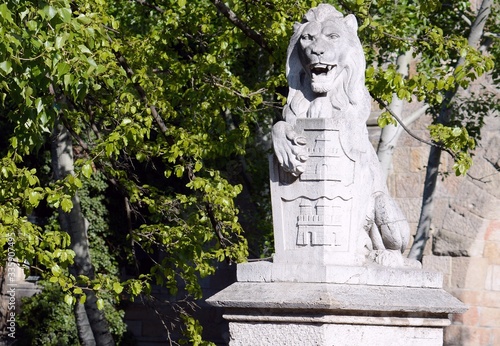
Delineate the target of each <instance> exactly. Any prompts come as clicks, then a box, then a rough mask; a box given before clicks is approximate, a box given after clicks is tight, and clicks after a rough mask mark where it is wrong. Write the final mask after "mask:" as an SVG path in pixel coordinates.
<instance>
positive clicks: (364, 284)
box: [207, 4, 466, 346]
mask: <svg viewBox="0 0 500 346" xmlns="http://www.w3.org/2000/svg"><path fill="white" fill-rule="evenodd" d="M357 29H358V27H357V21H356V18H354V16H353V15H347V16H345V17H344V16H343V15H342V14H341V13H340V12H338V11H337V10H336V9H335V8H334V7H332V6H331V5H328V4H321V5H319V6H318V7H316V8H313V9H311V10H309V11H308V12H307V13H306V14H305V16H304V20H303V22H302V24H298V23H297V24H296V25H295V26H294V35H293V36H292V38H291V39H290V45H289V48H288V52H287V54H288V55H287V79H288V83H289V94H288V100H287V105H286V106H285V108H284V110H283V120H282V121H278V122H277V123H276V124H275V125H273V132H272V133H273V147H274V154H275V156H274V158H273V159H272V160H271V163H270V181H271V184H270V187H271V198H272V212H273V229H274V245H275V254H274V257H273V262H254V263H247V264H242V265H239V266H238V273H237V277H238V282H237V283H235V284H233V285H231V286H229V287H228V288H226V289H225V290H223V291H222V292H219V293H217V294H216V295H214V296H213V297H211V298H210V299H208V300H207V302H208V303H209V304H212V305H214V306H218V307H223V308H225V318H226V319H227V320H229V328H230V334H231V341H230V346H255V345H259V346H264V345H270V346H271V345H272V346H285V345H297V346H309V345H311V346H312V345H315V346H365V345H370V346H373V345H381V346H382V345H383V346H392V345H393V346H401V345H404V346H408V345H415V346H417V345H418V346H437V345H442V343H443V328H444V327H446V326H447V325H449V323H450V321H449V319H448V314H450V313H462V312H464V311H466V307H465V306H464V305H463V304H462V303H461V302H460V301H458V300H457V299H456V298H454V297H453V296H451V295H450V294H448V293H447V292H445V291H444V290H443V289H442V276H441V274H439V273H434V272H426V271H422V270H421V269H420V263H418V262H416V261H413V260H408V259H406V258H404V257H403V255H402V253H403V252H404V250H405V247H406V246H407V243H408V240H409V237H410V229H409V226H408V223H407V222H406V219H405V217H404V214H403V213H402V212H401V210H400V209H399V207H398V206H397V204H396V203H395V201H394V200H393V199H392V198H391V197H390V196H389V192H388V189H387V186H386V182H385V177H384V174H382V172H381V169H380V163H379V161H378V158H377V155H376V153H375V151H374V149H373V147H372V145H371V143H370V142H369V140H368V136H367V130H366V126H365V123H366V120H367V119H368V116H369V114H370V106H371V99H370V96H369V93H368V91H367V89H366V87H365V85H364V83H365V80H364V77H365V76H364V71H365V58H364V56H363V48H362V46H361V43H360V42H359V38H358V37H357ZM416 267H419V268H417V269H416Z"/></svg>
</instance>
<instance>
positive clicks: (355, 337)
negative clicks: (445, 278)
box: [207, 262, 466, 346]
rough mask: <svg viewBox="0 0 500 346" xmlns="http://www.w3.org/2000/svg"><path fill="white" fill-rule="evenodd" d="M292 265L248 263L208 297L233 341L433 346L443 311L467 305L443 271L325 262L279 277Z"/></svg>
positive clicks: (243, 345) (241, 345)
mask: <svg viewBox="0 0 500 346" xmlns="http://www.w3.org/2000/svg"><path fill="white" fill-rule="evenodd" d="M288 269H290V268H288ZM297 272H301V273H303V270H299V271H295V272H293V270H292V272H288V274H283V267H281V266H276V265H275V264H273V263H271V262H254V263H245V264H242V265H239V267H238V282H237V283H235V284H233V285H231V286H229V287H228V288H226V289H225V290H223V291H221V292H219V293H217V294H216V295H214V296H212V297H211V298H209V299H208V300H207V302H208V303H209V304H211V305H214V306H218V307H223V308H225V309H224V311H225V314H224V318H225V319H227V320H228V321H229V329H230V335H231V340H230V343H229V345H230V346H254V345H259V346H265V345H269V346H271V345H272V346H280V345H283V346H284V345H300V346H308V345H311V346H312V345H318V346H319V345H325V346H326V345H328V346H362V345H363V346H365V345H371V346H375V345H381V346H391V345H394V346H400V345H405V346H407V345H415V346H434V345H436V346H437V345H442V344H443V328H444V327H446V326H448V325H449V324H450V321H449V319H448V314H450V313H462V312H464V311H466V307H465V305H463V304H462V303H461V302H460V301H458V300H457V299H456V298H454V297H453V296H451V295H450V294H449V293H447V292H446V291H444V290H443V289H442V288H441V281H442V276H441V274H440V273H435V272H426V271H422V270H418V269H399V268H383V267H379V266H369V267H349V266H329V267H326V268H325V270H324V271H323V272H322V273H321V274H318V275H317V276H316V277H314V275H311V276H310V279H311V280H310V281H312V282H298V281H295V282H291V281H285V280H281V279H282V278H284V277H285V278H286V280H289V279H288V278H289V277H290V276H289V275H292V274H296V273H297ZM321 281H322V282H321Z"/></svg>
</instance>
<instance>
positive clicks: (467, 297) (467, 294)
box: [450, 289, 489, 307]
mask: <svg viewBox="0 0 500 346" xmlns="http://www.w3.org/2000/svg"><path fill="white" fill-rule="evenodd" d="M450 293H451V294H453V295H454V296H455V297H457V298H458V299H459V300H461V301H462V302H463V303H465V305H468V306H469V307H471V306H483V305H486V304H485V303H484V295H485V293H486V291H478V290H474V289H472V290H462V289H459V290H453V291H451V292H450ZM486 306H489V305H486Z"/></svg>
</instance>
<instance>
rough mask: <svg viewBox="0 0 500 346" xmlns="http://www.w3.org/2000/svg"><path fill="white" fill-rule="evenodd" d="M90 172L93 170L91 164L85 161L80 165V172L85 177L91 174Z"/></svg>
mask: <svg viewBox="0 0 500 346" xmlns="http://www.w3.org/2000/svg"><path fill="white" fill-rule="evenodd" d="M92 172H93V169H92V166H91V165H90V163H86V164H84V165H83V166H82V174H83V175H84V176H85V177H86V178H89V179H90V177H91V176H92Z"/></svg>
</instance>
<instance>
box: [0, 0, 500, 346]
mask: <svg viewBox="0 0 500 346" xmlns="http://www.w3.org/2000/svg"><path fill="white" fill-rule="evenodd" d="M332 3H333V4H334V5H335V6H337V8H338V9H339V10H340V11H341V12H343V13H344V14H348V13H354V14H355V15H356V17H357V19H358V23H359V26H360V29H359V35H360V38H361V41H362V42H363V45H364V48H365V53H366V56H367V59H368V64H367V66H368V68H367V71H366V75H367V85H368V87H369V89H370V92H371V93H372V95H373V96H374V97H375V98H376V99H377V100H378V101H379V103H380V104H381V105H384V104H388V103H390V101H391V100H392V98H393V95H397V96H398V97H399V98H401V99H405V100H407V101H412V100H417V99H418V100H421V101H426V102H427V103H429V104H430V105H431V106H432V107H431V108H430V109H435V110H436V115H437V110H438V109H439V107H440V104H441V102H442V101H443V97H444V95H445V93H446V92H447V91H450V90H454V89H456V88H457V87H458V86H461V87H467V85H468V83H469V82H470V81H471V80H474V79H475V78H476V77H477V76H479V75H481V74H482V73H484V72H485V71H488V70H491V69H492V68H493V60H492V59H491V58H490V57H487V56H485V55H482V54H481V53H480V52H479V51H478V50H477V49H475V48H473V47H470V46H469V45H468V44H467V30H468V29H467V27H468V24H467V23H466V22H464V21H462V20H461V17H462V15H463V14H464V13H466V10H467V9H468V4H467V2H466V1H457V0H450V1H448V2H446V3H442V2H441V1H432V0H422V1H416V0H415V1H412V0H403V1H397V2H394V1H386V0H378V1H375V0H373V1H365V0H356V1H350V0H346V1H341V0H340V1H332ZM315 5H317V2H316V1H305V0H304V1H285V0H268V1H245V0H231V1H227V2H222V1H219V0H211V1H206V0H193V1H186V0H157V1H154V0H151V1H145V0H129V1H111V0H73V1H70V0H46V1H36V0H32V1H29V0H7V1H4V2H3V3H2V4H0V34H1V35H0V101H1V103H0V114H1V115H0V134H1V135H0V155H1V158H0V159H1V165H0V169H1V171H0V176H1V180H0V234H1V235H2V237H1V238H0V242H1V245H2V246H4V245H5V244H6V243H7V237H5V235H12V236H13V237H14V239H15V245H14V248H15V253H16V257H17V259H18V260H19V261H20V262H24V263H27V264H28V265H29V266H31V267H28V268H30V270H31V271H32V272H34V273H37V275H41V276H42V277H43V279H44V280H46V281H50V282H52V283H54V284H56V285H59V286H60V287H61V288H62V290H63V291H64V295H63V296H64V297H65V298H64V300H65V301H66V302H67V303H69V304H75V303H76V302H77V301H78V299H80V298H79V297H84V295H82V294H83V293H84V292H88V291H89V290H95V291H96V293H97V298H98V300H97V303H96V304H97V306H98V307H99V308H101V307H102V306H104V302H105V301H109V300H111V301H113V299H115V301H118V300H120V299H133V297H135V296H137V295H138V294H141V293H145V294H149V293H150V287H151V285H156V284H158V285H163V286H166V287H168V288H169V289H170V290H171V292H172V293H173V294H175V293H176V292H177V291H178V287H183V288H184V289H185V290H186V292H187V293H188V294H189V295H191V296H192V297H194V298H199V297H201V294H202V292H201V288H200V285H199V278H203V277H205V276H207V275H211V274H213V273H214V271H215V268H216V265H217V262H221V261H234V262H239V261H244V260H245V259H246V258H247V257H248V255H249V254H248V251H249V248H248V246H247V244H250V251H251V253H252V256H268V255H270V254H271V253H272V250H270V249H269V246H270V244H269V243H270V239H272V235H271V234H270V232H271V229H270V226H269V225H270V222H269V219H270V210H269V207H268V196H267V194H268V192H267V184H268V183H267V155H268V154H269V153H270V151H269V129H270V126H271V125H272V123H273V121H275V120H276V119H278V118H279V117H280V116H281V107H282V105H283V103H284V101H285V99H286V90H287V84H286V78H285V75H284V66H285V58H286V48H287V45H288V39H289V37H290V35H291V32H292V25H293V23H294V22H295V21H300V20H301V17H302V15H303V14H304V13H305V12H306V11H307V10H308V9H309V8H310V7H313V6H315ZM490 25H491V26H492V27H493V26H494V25H498V23H495V22H494V21H493V22H491V24H490ZM496 49H498V48H496ZM409 50H412V54H413V55H414V56H415V57H418V58H419V63H418V64H417V65H416V67H415V71H414V73H412V75H411V76H409V77H408V78H403V77H401V75H399V74H398V73H397V72H396V65H395V59H396V57H397V56H398V55H399V54H401V53H403V52H406V51H409ZM460 57H463V58H465V61H464V63H463V64H462V65H461V66H460V67H459V68H456V65H457V62H458V59H459V58H460ZM392 122H394V119H393V118H392V117H391V115H390V113H388V112H385V113H383V114H382V116H381V118H380V119H379V123H380V124H381V125H385V124H388V123H392ZM58 124H59V125H60V126H62V127H63V128H64V129H65V130H67V131H69V133H70V135H71V138H72V151H73V153H74V156H73V158H74V174H67V175H65V176H64V177H62V178H60V179H55V175H54V172H53V170H54V163H52V165H51V161H50V160H51V155H50V149H51V143H52V145H53V142H54V137H53V132H54V129H56V128H57V126H58ZM462 125H463V124H462V123H460V122H454V123H450V124H440V125H435V126H434V127H433V128H432V130H431V134H432V135H433V138H434V139H435V140H436V141H440V142H441V143H442V144H443V145H445V146H446V147H447V148H449V150H451V151H452V152H453V153H454V154H455V155H456V158H457V166H456V170H457V172H460V173H463V172H465V171H466V169H467V168H468V166H469V165H470V157H469V150H471V149H473V147H474V139H473V138H472V137H470V136H469V134H468V132H467V129H466V127H463V126H462ZM52 160H53V161H54V160H55V158H54V157H52ZM75 193H78V195H79V196H80V200H81V204H82V207H81V209H82V211H83V216H85V217H86V219H87V220H88V221H89V229H88V232H89V234H88V237H89V239H90V248H91V259H92V261H93V266H94V268H95V272H96V273H95V274H96V275H95V276H94V277H75V275H73V272H71V271H68V268H69V267H70V266H71V265H72V263H73V259H74V256H75V253H74V251H73V250H71V248H70V237H69V236H68V234H67V233H66V232H65V231H67V230H65V229H61V226H60V225H59V223H58V221H57V214H58V213H68V212H69V211H70V210H71V209H72V208H73V206H74V203H75V199H74V198H73V196H74V195H75ZM237 196H240V199H238V197H237ZM3 248H4V252H3V253H2V256H3V257H2V258H3V259H5V258H6V257H7V251H6V250H7V246H4V247H3ZM118 268H126V270H125V271H126V275H122V277H121V279H120V278H119V276H118V272H119V271H118ZM122 272H123V271H122ZM124 293H126V295H124ZM111 296H114V298H110V297H111ZM124 297H126V298H124ZM83 299H84V298H82V301H83ZM184 321H185V323H186V326H187V327H186V328H185V329H184V330H185V335H186V338H187V340H191V341H190V342H191V343H194V344H196V343H198V342H201V341H200V340H201V339H200V337H199V335H198V333H199V329H198V328H197V327H196V325H195V322H194V321H193V320H192V319H191V318H189V317H187V315H186V317H185V318H184Z"/></svg>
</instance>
